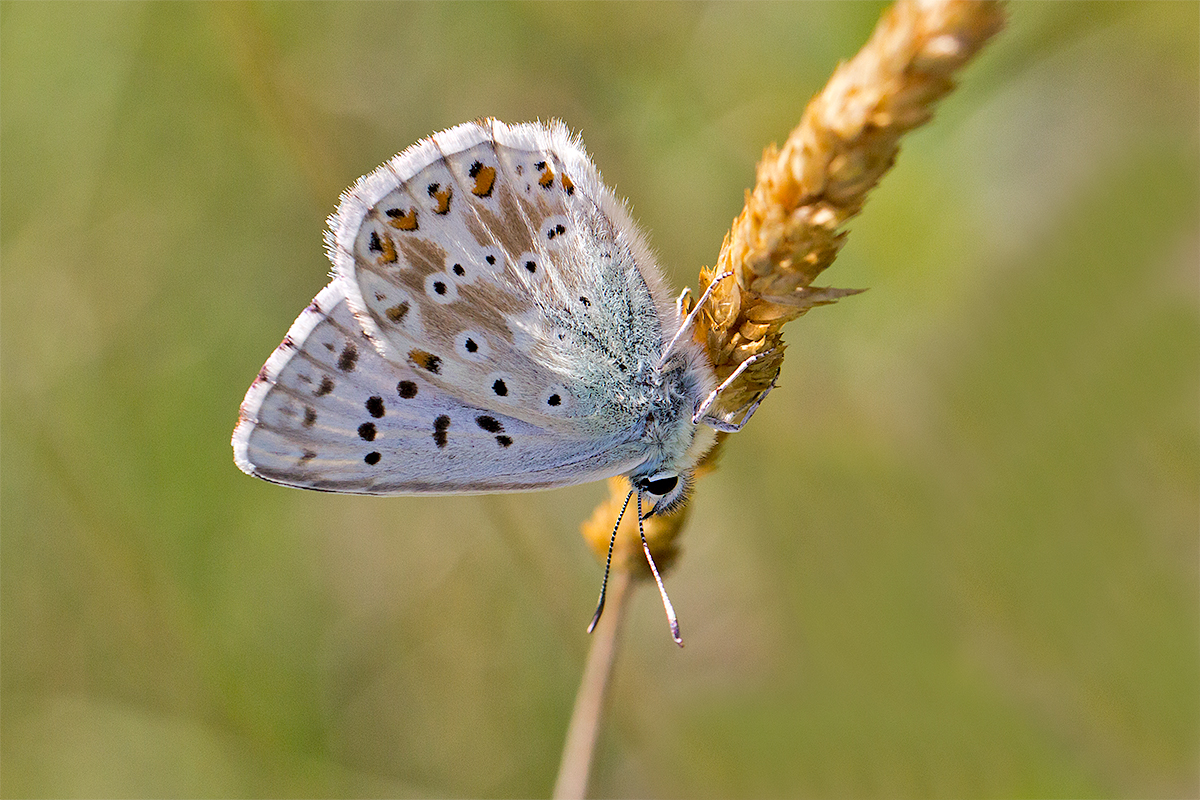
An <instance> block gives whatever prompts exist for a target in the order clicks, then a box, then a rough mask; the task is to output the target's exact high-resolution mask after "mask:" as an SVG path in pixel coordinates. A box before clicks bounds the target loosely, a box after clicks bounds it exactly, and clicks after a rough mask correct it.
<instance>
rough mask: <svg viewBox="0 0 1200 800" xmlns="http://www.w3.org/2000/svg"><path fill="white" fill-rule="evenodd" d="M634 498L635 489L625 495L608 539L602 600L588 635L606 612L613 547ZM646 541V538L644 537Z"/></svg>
mask: <svg viewBox="0 0 1200 800" xmlns="http://www.w3.org/2000/svg"><path fill="white" fill-rule="evenodd" d="M631 497H633V489H630V490H629V494H627V495H625V503H624V505H622V506H621V513H620V514H617V524H616V525H613V532H612V536H610V537H609V538H608V558H606V559H604V580H603V581H602V582H601V583H600V600H599V601H598V602H597V603H596V613H595V614H593V615H592V624H591V625H588V633H591V632H592V631H594V630H596V623H597V622H599V621H600V614H601V613H603V612H604V591H605V590H606V589H607V588H608V568H609V567H611V566H612V553H613V545H614V544H616V543H617V528H620V527H621V518H622V517H624V516H625V509H627V508H629V498H631ZM641 505H642V495H641V493H638V508H639V509H640V508H641ZM641 527H642V523H641V521H639V522H638V529H639V530H640V529H641ZM643 541H645V537H643Z"/></svg>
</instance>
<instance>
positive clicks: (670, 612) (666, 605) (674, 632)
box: [625, 489, 683, 647]
mask: <svg viewBox="0 0 1200 800" xmlns="http://www.w3.org/2000/svg"><path fill="white" fill-rule="evenodd" d="M625 502H626V503H628V502H629V499H628V498H626V500H625ZM638 535H639V536H641V537H642V550H643V551H644V552H645V553H646V562H647V563H648V564H649V565H650V571H651V572H653V573H654V582H655V583H657V584H658V593H659V594H660V595H662V601H663V609H665V610H666V612H667V624H669V625H670V626H671V638H672V639H674V640H675V644H677V645H679V646H680V647H683V639H682V638H680V636H679V619H678V618H677V617H676V616H675V606H673V605H671V598H669V597H667V587H666V586H663V581H662V576H661V575H659V574H658V567H657V566H656V565H655V563H654V556H652V555H650V545H649V543H648V542H647V541H646V534H645V532H644V531H643V530H642V490H641V489H638Z"/></svg>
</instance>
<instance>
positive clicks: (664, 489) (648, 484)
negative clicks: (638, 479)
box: [642, 475, 679, 497]
mask: <svg viewBox="0 0 1200 800" xmlns="http://www.w3.org/2000/svg"><path fill="white" fill-rule="evenodd" d="M678 483H679V476H678V475H667V476H666V477H664V478H655V479H653V480H647V481H645V482H644V483H643V484H642V488H643V489H645V490H646V491H647V492H649V493H650V494H656V495H659V496H660V497H661V496H663V495H665V494H667V493H668V492H670V491H671V490H672V489H674V488H675V486H676V485H677V484H678Z"/></svg>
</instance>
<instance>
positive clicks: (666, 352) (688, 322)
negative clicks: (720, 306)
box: [658, 272, 733, 369]
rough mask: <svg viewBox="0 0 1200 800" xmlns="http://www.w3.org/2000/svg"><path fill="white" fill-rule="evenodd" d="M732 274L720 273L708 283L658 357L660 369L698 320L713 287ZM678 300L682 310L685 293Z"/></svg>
mask: <svg viewBox="0 0 1200 800" xmlns="http://www.w3.org/2000/svg"><path fill="white" fill-rule="evenodd" d="M732 275H733V273H732V272H722V273H721V274H720V275H718V276H717V277H715V278H713V279H712V282H710V283H709V284H708V288H707V289H705V290H704V294H702V295H700V299H699V300H698V301H697V302H696V305H694V306H692V310H691V311H690V312H689V313H688V315H687V316H686V317H685V318H684V320H683V322H681V323H680V324H679V330H677V331H676V332H675V335H674V336H673V337H672V338H671V341H670V342H668V343H667V346H666V348H664V349H663V353H662V357H661V358H659V359H658V366H659V369H662V366H663V364H666V363H667V359H668V358H670V356H671V351H672V350H674V349H675V343H676V342H678V341H679V339H680V337H682V336H683V334H684V333H685V332H686V331H687V330H688V328H690V327H692V323H693V322H695V321H696V316H697V315H698V314H699V313H700V309H701V308H703V307H704V303H705V302H706V301H707V300H708V297H709V295H711V294H712V293H713V289H715V288H717V284H718V283H720V282H721V281H723V280H725V279H726V278H728V277H730V276H732ZM676 302H677V303H680V305H679V309H680V310H682V309H683V306H682V302H683V295H680V296H679V300H677V301H676Z"/></svg>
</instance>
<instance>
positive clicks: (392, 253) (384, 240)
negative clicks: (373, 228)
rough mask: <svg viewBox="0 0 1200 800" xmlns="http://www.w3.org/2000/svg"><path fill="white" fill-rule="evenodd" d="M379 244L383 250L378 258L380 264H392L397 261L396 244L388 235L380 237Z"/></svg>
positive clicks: (377, 261)
mask: <svg viewBox="0 0 1200 800" xmlns="http://www.w3.org/2000/svg"><path fill="white" fill-rule="evenodd" d="M379 246H380V248H382V250H383V252H382V253H381V254H380V255H379V258H377V259H376V263H378V264H392V263H395V261H396V245H394V244H392V240H391V239H389V238H388V237H386V236H381V237H379Z"/></svg>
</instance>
